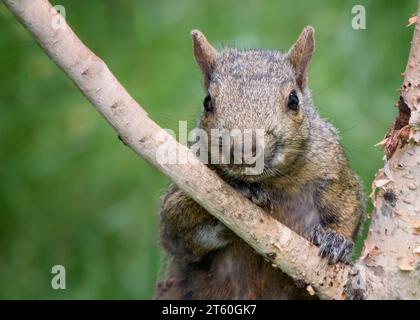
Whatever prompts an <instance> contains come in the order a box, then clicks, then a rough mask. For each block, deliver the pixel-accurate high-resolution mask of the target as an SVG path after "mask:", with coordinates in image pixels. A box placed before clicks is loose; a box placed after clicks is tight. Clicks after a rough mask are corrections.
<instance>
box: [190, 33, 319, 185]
mask: <svg viewBox="0 0 420 320" xmlns="http://www.w3.org/2000/svg"><path fill="white" fill-rule="evenodd" d="M191 34H192V39H193V49H194V56H195V60H196V62H197V64H198V66H199V67H200V69H201V72H202V75H203V80H204V87H205V90H206V95H205V98H204V102H203V107H204V108H203V112H202V114H201V117H200V121H199V127H200V128H202V129H204V130H206V131H207V134H208V137H210V139H213V136H212V133H211V130H212V129H218V130H226V131H228V132H232V130H236V131H237V130H240V131H241V132H244V130H251V131H252V132H254V134H253V137H252V138H251V140H252V145H251V147H250V148H248V149H247V148H246V145H245V144H244V148H243V159H245V158H246V157H247V152H248V153H249V154H248V156H250V155H253V156H254V157H255V158H256V157H258V156H262V157H263V160H264V170H263V172H260V173H258V174H249V173H247V172H249V171H246V168H247V167H250V166H252V165H250V164H245V163H242V164H235V163H234V162H233V161H230V163H229V164H222V163H223V162H220V163H219V164H218V165H215V166H214V167H215V168H216V169H218V170H219V171H221V173H223V174H224V175H226V176H228V177H231V178H236V179H240V180H244V181H250V182H251V181H261V180H263V179H265V178H269V177H277V176H282V175H284V174H285V173H286V172H287V171H288V170H289V169H290V168H291V167H293V165H295V164H296V161H297V159H298V158H300V157H301V156H302V154H303V153H304V146H305V143H306V141H307V140H308V137H309V122H310V116H311V114H312V113H313V108H312V100H311V97H310V92H309V90H308V88H307V84H308V65H309V61H310V59H311V57H312V54H313V52H314V46H315V45H314V29H313V28H312V27H310V26H308V27H306V28H304V30H303V31H302V33H301V34H300V36H299V38H298V39H297V41H296V42H295V44H294V45H293V46H292V47H291V48H290V50H289V51H288V52H286V53H282V52H279V51H273V50H238V49H235V48H225V49H223V50H221V51H220V52H217V51H216V49H214V48H213V47H212V46H211V45H210V43H209V42H208V41H207V39H206V37H205V36H204V35H203V34H202V33H201V32H200V31H198V30H193V31H192V32H191ZM256 130H260V132H263V137H264V138H263V139H261V138H259V137H258V136H257V135H256V134H255V132H256ZM260 137H261V136H260ZM243 138H244V137H243ZM218 139H219V143H220V142H221V139H220V138H218ZM243 141H244V142H245V138H244V140H243ZM230 147H231V149H232V148H233V145H232V139H231V142H230ZM219 149H220V148H219ZM259 149H260V150H263V154H262V155H261V153H258V150H259ZM221 156H223V152H221ZM230 157H231V160H232V158H233V154H232V151H231V153H230ZM244 162H246V161H244Z"/></svg>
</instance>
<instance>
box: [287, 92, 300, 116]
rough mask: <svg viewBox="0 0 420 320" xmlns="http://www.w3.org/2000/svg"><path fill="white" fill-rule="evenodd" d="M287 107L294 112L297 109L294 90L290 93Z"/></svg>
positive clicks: (297, 100) (297, 102)
mask: <svg viewBox="0 0 420 320" xmlns="http://www.w3.org/2000/svg"><path fill="white" fill-rule="evenodd" d="M287 106H288V107H289V108H290V109H292V110H294V111H296V110H297V109H298V108H299V98H298V96H297V93H296V91H295V90H293V91H292V92H290V94H289V101H288V102H287Z"/></svg>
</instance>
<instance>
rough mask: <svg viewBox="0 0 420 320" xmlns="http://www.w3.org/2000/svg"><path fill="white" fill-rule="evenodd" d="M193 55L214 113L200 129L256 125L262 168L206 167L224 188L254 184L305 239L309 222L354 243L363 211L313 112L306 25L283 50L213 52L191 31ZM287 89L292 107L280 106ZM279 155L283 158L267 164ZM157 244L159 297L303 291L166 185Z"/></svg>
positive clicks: (294, 294)
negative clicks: (161, 264)
mask: <svg viewBox="0 0 420 320" xmlns="http://www.w3.org/2000/svg"><path fill="white" fill-rule="evenodd" d="M192 35H193V40H194V41H193V44H194V53H195V57H196V60H197V63H198V64H199V66H200V68H201V70H202V72H203V77H204V85H205V88H206V90H207V92H208V93H209V94H210V96H211V98H212V103H213V104H214V111H212V112H211V113H208V112H203V114H202V116H201V117H200V122H199V127H201V128H203V129H205V130H207V131H209V130H210V129H212V128H227V129H233V128H238V129H245V128H247V129H258V128H263V129H264V130H265V133H266V139H265V145H264V149H265V151H266V152H265V154H264V157H265V162H266V163H267V167H266V169H265V170H264V172H263V173H262V174H260V175H257V176H247V175H245V174H244V166H243V165H211V168H213V169H214V170H215V171H217V172H218V173H219V174H220V176H221V177H222V178H223V179H225V180H226V181H228V182H231V181H238V180H239V181H244V182H247V183H258V184H259V185H260V186H261V187H262V189H263V190H264V192H265V193H266V194H267V195H268V197H269V199H270V201H271V206H270V207H269V208H268V207H265V208H264V209H265V210H266V211H267V213H268V214H271V215H272V216H273V217H275V218H276V219H278V220H279V221H280V222H282V223H284V224H285V225H287V226H289V227H290V228H291V229H293V230H294V231H296V232H297V233H299V234H300V235H302V236H304V237H309V234H310V232H311V230H312V229H313V228H314V226H315V225H317V224H321V225H322V226H323V227H329V228H332V229H334V230H335V231H336V232H337V233H339V234H341V235H343V236H345V237H347V238H352V237H354V236H355V234H356V231H357V229H358V226H359V222H360V218H361V216H362V213H363V210H364V205H363V203H364V198H363V192H362V188H361V185H360V182H359V180H358V178H357V176H356V175H355V174H354V173H353V172H352V171H351V170H350V169H349V167H348V163H347V160H346V158H345V155H344V153H343V150H342V147H341V146H340V143H339V138H338V136H337V133H336V130H335V129H334V128H333V126H332V125H331V124H329V123H327V122H325V121H324V120H322V119H321V118H320V117H319V115H318V114H317V112H316V110H315V108H314V107H313V103H312V99H311V96H310V92H309V89H308V88H307V83H308V80H307V66H308V63H309V60H310V58H311V56H312V53H313V50H314V39H313V29H312V28H311V27H307V28H305V29H304V31H303V32H302V34H301V35H300V37H299V39H298V40H297V42H296V43H295V44H294V46H293V47H292V49H291V50H289V52H288V53H286V54H284V53H280V52H277V51H264V50H248V51H240V50H237V49H231V48H228V49H224V50H223V51H222V52H220V53H217V52H216V50H214V49H213V47H211V45H210V44H209V43H208V42H207V40H206V38H205V37H204V35H202V34H201V33H200V32H199V31H193V33H192ZM291 90H296V92H297V94H298V96H299V100H300V104H299V109H298V110H297V111H292V110H288V109H287V106H286V105H287V99H288V96H289V93H290V91H291ZM279 155H281V159H282V161H277V162H275V161H274V160H273V159H275V158H276V157H278V156H279ZM160 217H161V235H160V236H161V243H162V245H163V247H164V248H165V249H166V251H167V253H168V259H169V266H168V269H167V271H166V275H165V279H164V280H163V281H161V282H160V283H159V284H158V286H157V290H156V298H158V299H303V298H310V296H309V294H308V293H307V292H306V290H305V289H304V288H299V287H298V286H297V285H296V283H295V282H294V281H293V280H292V279H291V278H289V277H288V276H287V275H285V274H283V273H282V272H281V271H280V270H278V269H276V268H273V267H272V266H271V265H270V263H268V262H266V261H265V260H264V259H263V258H262V257H261V256H260V255H259V254H257V253H256V252H254V251H253V249H251V248H250V247H249V246H248V245H247V244H246V243H244V242H243V241H242V240H241V239H239V238H238V237H236V236H235V235H234V234H233V233H232V232H231V231H230V230H228V229H227V228H225V227H224V226H223V225H222V224H221V223H220V222H219V221H217V220H216V219H215V218H214V217H212V216H211V215H210V214H209V213H208V212H206V211H205V210H204V209H203V208H201V207H200V206H199V205H198V204H196V203H195V202H194V201H192V200H191V199H190V198H188V197H187V196H186V195H185V194H184V193H183V192H182V191H180V190H179V189H178V188H177V187H175V186H171V187H170V189H169V191H168V192H167V193H166V194H165V195H164V196H163V198H162V208H161V215H160Z"/></svg>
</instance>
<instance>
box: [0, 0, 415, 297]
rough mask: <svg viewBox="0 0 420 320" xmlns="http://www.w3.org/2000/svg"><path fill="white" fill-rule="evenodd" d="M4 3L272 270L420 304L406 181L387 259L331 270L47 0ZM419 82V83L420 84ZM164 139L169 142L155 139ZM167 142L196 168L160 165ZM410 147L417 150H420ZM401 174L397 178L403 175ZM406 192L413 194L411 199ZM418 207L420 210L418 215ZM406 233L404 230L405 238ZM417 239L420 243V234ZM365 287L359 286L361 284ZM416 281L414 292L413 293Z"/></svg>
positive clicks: (384, 247)
mask: <svg viewBox="0 0 420 320" xmlns="http://www.w3.org/2000/svg"><path fill="white" fill-rule="evenodd" d="M3 2H4V3H5V4H6V6H7V7H8V8H9V9H10V10H11V11H12V12H13V13H14V15H15V16H16V17H17V18H18V19H19V20H20V22H21V23H22V24H23V26H24V27H25V28H26V29H27V30H28V31H29V32H30V33H31V34H32V35H33V37H34V38H35V40H36V41H37V42H38V43H39V44H40V46H41V47H42V48H43V50H44V51H45V52H46V53H47V54H48V55H49V56H50V58H51V59H52V60H53V61H54V62H55V63H56V64H57V65H58V66H59V67H60V68H61V69H62V70H63V71H64V72H65V73H66V74H67V76H68V77H69V78H70V79H72V80H73V82H74V83H75V84H76V86H77V87H78V88H79V89H80V90H81V91H82V92H83V94H84V95H85V96H86V98H87V99H88V100H89V101H90V102H91V103H92V105H93V106H94V107H95V108H96V109H97V110H98V111H99V113H101V114H102V115H103V116H104V117H105V118H106V119H107V121H108V122H109V123H110V124H111V125H112V126H113V128H114V129H115V130H116V131H117V132H118V134H119V135H120V136H121V138H122V140H123V141H124V142H125V143H126V144H127V145H128V146H130V148H131V149H133V150H134V151H135V152H136V153H137V154H139V155H141V156H142V157H143V158H144V159H146V160H147V161H148V162H149V163H151V164H152V165H153V166H155V167H156V168H157V169H158V170H160V171H161V172H162V173H164V174H165V175H166V176H168V177H169V178H170V179H171V180H172V181H173V182H174V183H175V184H177V185H178V186H179V187H180V188H181V189H183V190H184V191H185V192H186V193H187V194H188V195H189V196H190V197H191V198H193V199H194V200H195V201H197V202H198V203H200V204H201V205H202V206H203V207H204V208H205V209H206V210H208V211H209V212H210V213H211V214H212V215H214V216H215V217H216V218H217V219H219V220H220V221H222V222H223V223H224V224H225V225H226V226H228V227H229V228H230V229H232V230H233V231H234V232H235V233H236V234H237V235H238V236H239V237H241V238H242V239H243V240H244V241H246V242H247V243H248V244H249V245H250V246H252V247H253V248H254V249H255V250H256V251H258V252H259V253H260V254H262V255H264V256H265V257H266V258H267V259H268V260H269V261H271V262H272V263H273V265H275V266H277V267H279V268H280V269H281V270H283V271H284V272H285V273H287V274H289V275H290V276H292V277H293V278H295V279H304V280H305V281H306V282H308V283H309V284H310V288H309V290H310V291H311V290H313V289H314V290H315V292H316V294H317V295H318V296H319V297H321V298H328V299H342V298H345V297H346V293H345V292H344V287H345V285H346V283H350V284H353V285H352V286H350V287H351V288H350V290H349V291H346V292H347V294H348V296H347V297H349V298H352V297H353V296H354V294H355V292H356V291H355V290H354V289H355V288H356V289H357V288H358V287H360V288H361V290H360V294H361V295H363V296H364V297H366V298H386V297H393V298H397V297H398V298H410V297H417V298H418V296H419V290H420V289H419V287H418V286H417V287H416V286H415V285H412V284H413V283H418V271H404V272H402V271H401V270H400V269H401V268H400V269H399V270H395V267H394V266H395V265H398V263H397V260H398V259H397V258H396V254H395V253H394V250H396V251H397V252H398V254H402V253H403V254H404V257H406V258H412V257H413V254H415V250H417V249H418V248H416V242H415V241H418V238H415V239H417V240H414V236H413V235H412V234H410V233H409V231H407V230H410V227H409V222H406V221H405V220H404V219H402V216H398V221H399V222H398V224H397V223H396V222H395V221H394V220H392V219H393V218H392V216H393V217H395V215H397V213H396V212H398V214H400V215H402V214H403V213H404V214H407V216H408V217H409V218H410V219H416V217H417V219H418V214H419V211H416V212H417V213H416V215H415V214H414V211H415V210H418V209H419V208H420V204H419V203H418V201H419V199H420V197H419V195H418V191H417V190H418V189H417V190H411V189H410V188H409V185H408V184H404V182H402V183H400V184H397V183H393V184H394V185H393V187H394V188H395V192H399V190H401V188H404V192H408V195H407V197H410V196H411V194H414V193H413V192H417V193H415V194H416V195H417V198H415V199H412V203H411V204H410V207H409V204H406V205H403V204H400V203H405V202H404V199H406V197H405V196H404V197H400V198H398V200H397V204H396V208H397V209H398V210H400V211H398V210H395V212H394V213H393V215H392V214H390V215H389V216H386V215H385V213H386V212H385V211H383V214H376V215H375V218H374V220H375V221H374V223H373V225H372V232H371V234H370V236H369V240H368V245H367V248H370V247H371V246H375V245H377V246H378V248H380V250H381V251H380V254H377V255H373V253H372V250H373V249H371V251H370V252H367V253H369V255H368V256H366V257H365V258H364V260H363V261H362V263H360V264H358V265H357V266H356V267H355V268H354V269H353V270H351V268H350V267H348V266H345V265H342V264H337V265H335V266H329V265H328V264H327V261H326V259H320V258H319V257H318V249H317V248H316V247H314V246H313V245H311V244H310V243H309V242H308V241H306V240H305V239H303V238H302V237H300V236H299V235H297V234H296V233H294V232H293V231H291V230H290V229H288V228H287V227H285V226H283V225H282V224H280V223H279V222H278V221H277V220H275V219H273V218H272V217H270V216H269V215H267V214H266V213H265V212H264V211H262V210H261V209H260V208H258V207H257V206H255V205H254V204H253V203H251V202H250V201H248V200H246V199H245V198H243V197H242V196H241V195H240V194H239V193H238V192H236V191H235V190H234V189H232V188H231V187H230V186H229V185H227V184H226V183H225V182H224V181H222V180H221V179H220V178H219V177H218V176H217V175H216V174H215V173H214V172H212V171H211V170H210V169H208V168H207V167H206V166H205V165H203V164H202V163H201V162H199V161H198V159H196V158H195V157H194V155H192V154H191V153H190V152H189V151H188V149H187V148H186V147H185V146H182V145H180V144H177V143H176V142H175V141H174V139H173V138H172V136H170V135H169V134H167V133H166V132H164V131H163V130H162V129H161V128H160V127H159V126H158V125H157V124H156V123H154V122H153V121H152V120H151V119H150V118H149V117H148V116H147V113H146V112H145V111H144V110H143V109H142V108H141V107H140V105H139V104H138V103H137V102H136V101H134V99H133V98H132V97H131V96H130V95H129V94H128V93H127V91H126V90H125V89H124V88H123V87H122V86H121V84H120V83H119V82H118V80H117V79H116V78H115V77H114V76H113V74H112V73H111V72H110V71H109V69H108V67H107V66H106V64H105V63H104V62H103V61H102V60H101V59H99V58H98V57H97V56H96V55H95V54H93V53H92V52H91V51H90V50H89V49H88V48H87V47H86V46H85V45H84V44H83V43H82V42H81V41H80V40H79V39H78V38H77V36H76V35H75V34H74V33H73V31H72V30H71V28H70V27H69V26H68V25H67V24H66V23H64V28H60V29H53V27H52V20H53V18H54V15H55V14H56V13H55V11H54V10H53V8H52V7H51V5H50V4H49V2H48V1H47V0H3ZM417 27H418V26H417ZM417 27H416V28H417ZM413 47H414V46H413ZM416 48H417V47H416ZM416 52H418V53H419V57H420V50H417V49H416ZM417 74H418V73H417ZM413 83H416V84H418V83H419V82H418V81H417V82H413ZM413 132H414V131H413ZM157 135H160V137H161V138H162V137H163V139H159V140H158V139H156V137H157ZM163 140H166V141H171V142H174V143H176V152H177V154H178V156H181V157H188V158H189V159H194V160H193V161H192V163H189V164H184V165H182V164H173V165H162V164H161V163H159V162H158V161H157V160H156V151H157V150H158V148H159V146H160V145H161V143H163V142H162V141H163ZM406 148H407V149H408V148H411V149H409V150H417V149H414V148H413V147H406ZM416 148H418V147H416ZM405 150H406V149H402V150H401V151H400V153H402V156H403V155H404V156H407V159H405V158H404V159H403V158H401V159H402V160H404V161H406V164H407V169H406V170H405V172H408V170H411V169H410V167H408V166H411V165H413V164H412V162H410V161H409V160H408V159H415V158H416V157H417V159H419V157H418V154H417V153H416V154H415V155H412V156H410V155H409V154H408V151H405ZM417 151H418V150H417ZM417 151H415V152H417ZM406 153H407V154H406ZM398 159H399V158H398ZM402 160H401V161H402ZM418 169H419V168H418V167H417V171H415V172H414V171H413V172H412V174H413V175H414V176H415V179H416V181H420V179H419V178H420V172H419V170H418ZM402 172H403V171H398V173H400V174H402ZM410 172H411V171H410ZM396 177H397V175H396ZM398 177H399V176H398ZM405 179H406V178H405ZM401 181H402V180H401ZM404 181H405V180H404ZM387 187H388V185H387ZM419 187H420V186H419ZM407 189H408V190H411V191H413V192H409V191H407ZM411 197H413V196H411ZM414 197H415V196H414ZM377 205H378V206H379V207H380V208H382V207H383V205H381V203H380V198H378V202H377ZM411 207H412V208H414V209H413V210H411V209H410V208H411ZM382 217H383V218H382ZM376 220H377V221H376ZM400 220H401V221H400ZM417 222H418V220H417ZM388 224H389V225H392V226H390V227H389V230H390V232H391V231H392V232H393V234H394V236H391V235H389V234H385V235H384V233H383V230H384V226H385V225H386V226H388ZM394 225H398V227H393V226H394ZM403 229H404V230H405V231H401V230H403ZM416 230H417V229H416ZM380 232H382V233H380ZM400 234H401V236H402V237H403V238H402V240H401V242H400V239H399V238H398V237H399V235H400ZM415 236H416V237H418V234H417V235H415ZM417 245H418V242H417ZM372 248H374V247H372ZM410 250H411V251H410ZM410 252H411V253H410ZM417 256H418V255H417ZM369 259H370V260H369ZM372 259H373V261H374V263H375V265H374V266H371V265H370V264H369V261H371V260H372ZM398 261H401V259H400V260H398ZM407 261H408V260H407ZM400 264H401V263H400ZM375 266H376V267H377V268H375ZM381 267H382V268H383V272H382V273H381V272H378V270H379V269H378V268H381ZM399 267H401V266H399ZM388 277H389V279H388ZM416 277H417V278H416ZM349 279H350V280H349ZM358 281H359V282H360V285H359V284H358V283H357V282H358ZM410 281H411V285H410V286H408V282H410ZM416 281H417V282H416ZM385 284H386V285H385ZM406 284H407V287H408V288H409V289H407V290H405V289H404V286H406ZM408 291H409V292H408Z"/></svg>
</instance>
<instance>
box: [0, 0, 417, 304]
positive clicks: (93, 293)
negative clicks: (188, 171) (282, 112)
mask: <svg viewBox="0 0 420 320" xmlns="http://www.w3.org/2000/svg"><path fill="white" fill-rule="evenodd" d="M53 3H54V4H60V5H64V7H65V9H66V18H67V21H68V22H69V24H70V25H71V26H72V27H73V29H74V30H75V32H76V33H77V34H78V35H79V37H80V38H81V39H82V40H83V41H84V42H85V43H86V44H87V45H88V46H89V47H90V48H91V49H92V50H93V51H94V52H95V53H96V54H97V55H99V56H100V57H102V58H103V59H104V60H105V62H107V63H108V65H109V67H110V69H111V70H112V71H113V72H114V74H115V75H116V76H117V78H118V79H119V80H120V81H121V82H122V84H123V85H124V86H125V87H126V88H127V90H128V91H129V92H130V93H131V94H132V95H133V96H134V98H136V99H137V100H138V101H139V102H140V103H141V105H142V106H143V107H144V108H145V109H146V110H147V111H148V112H149V114H150V116H151V117H152V118H153V119H154V120H156V121H157V122H158V123H159V124H160V125H161V126H163V127H166V128H171V129H177V121H178V120H189V121H190V122H192V123H194V119H195V117H196V116H197V115H198V113H199V110H200V108H201V103H202V99H203V90H202V88H201V78H200V74H199V71H198V68H197V67H196V65H195V63H194V61H193V57H192V51H191V40H190V35H189V32H190V30H191V29H193V28H199V29H201V30H202V31H204V32H205V34H206V35H207V37H208V39H209V40H210V41H211V42H212V43H213V44H214V45H215V46H216V47H220V46H221V45H236V46H239V47H241V48H251V47H252V48H254V47H258V48H260V47H261V48H278V49H282V50H286V49H288V48H289V46H290V45H291V44H292V43H293V42H294V40H295V39H296V38H297V36H298V34H299V33H300V31H301V30H302V28H303V27H304V26H305V25H307V24H311V25H313V26H314V27H315V29H316V42H317V50H316V54H315V56H314V58H313V60H312V64H311V68H310V85H311V88H312V91H313V95H314V100H315V103H316V105H317V106H318V107H319V110H320V113H321V114H322V115H323V116H324V117H326V118H329V119H330V120H331V121H332V122H333V123H334V124H335V125H336V126H337V127H338V128H339V129H340V131H341V136H342V140H343V144H344V146H345V148H346V151H347V154H348V157H349V159H350V162H351V165H352V167H353V168H354V170H355V171H356V172H357V173H358V174H359V175H360V176H361V177H362V179H363V181H364V184H365V186H366V190H367V192H368V191H369V189H370V183H371V181H372V179H373V176H374V174H375V172H376V171H377V169H378V168H380V167H382V152H381V151H380V150H379V149H378V148H375V147H374V144H375V143H377V142H379V141H380V140H382V138H383V136H384V134H385V132H386V130H387V128H388V127H389V124H390V123H391V121H392V120H393V118H394V115H395V113H396V110H395V108H394V107H393V105H394V102H395V101H396V100H397V98H398V92H397V88H398V87H399V85H400V84H401V82H402V78H401V77H400V73H401V72H402V71H403V70H404V68H405V63H406V58H407V55H408V50H409V41H410V39H411V35H412V28H406V24H407V19H408V18H409V17H410V16H411V15H412V14H413V13H414V12H415V10H416V6H417V3H416V1H414V0H412V1H362V0H358V1H298V0H288V1H277V0H272V1H244V0H242V1H188V0H182V1H170V0H165V1H162V0H161V1H129V0H118V1H117V0H115V1H103V0H89V1H83V0H61V1H53ZM355 4H362V5H364V6H365V8H366V13H367V29H366V30H360V31H355V30H353V29H352V28H351V20H352V17H353V15H352V14H351V8H352V6H353V5H355ZM0 30H1V31H0V39H1V40H0V103H1V106H0V112H1V115H0V148H1V149H0V165H1V169H0V298H3V299H4V298H11V299H14V298H36V299H40V298H53V299H60V298H71V299H73V298H77V299H79V298H94V299H100V298H110V299H122V298H127V299H132V298H136V299H137V298H139V299H143V298H146V299H147V298H151V297H152V293H153V288H154V283H155V281H156V278H157V277H158V275H159V273H160V272H161V271H160V270H161V269H162V264H163V263H162V261H163V255H162V254H161V250H160V248H159V246H158V244H157V240H158V232H157V230H158V216H157V207H158V199H159V196H160V194H161V193H162V192H163V190H164V189H165V187H166V186H167V184H168V180H167V179H166V178H165V177H163V176H162V174H160V173H159V172H157V171H156V170H154V169H153V168H151V167H150V166H149V165H148V164H147V163H145V162H144V161H143V160H141V159H139V158H138V157H137V156H136V155H135V154H134V153H133V152H131V151H130V150H129V149H128V148H127V147H124V146H123V145H122V143H121V142H120V141H119V140H118V139H117V136H116V134H115V132H114V131H113V130H112V129H111V127H110V126H109V125H108V124H107V123H106V122H105V121H104V120H103V118H102V117H100V116H99V115H98V114H97V112H96V111H95V110H94V109H93V108H92V107H91V106H90V105H89V103H88V102H87V101H86V100H85V98H84V97H83V96H82V94H81V93H80V92H79V91H78V90H77V89H76V88H75V87H74V85H73V84H72V83H71V81H70V80H68V79H67V78H66V76H65V75H64V74H63V72H61V71H60V70H59V69H58V68H57V67H56V66H55V65H54V64H53V63H52V62H51V61H50V60H49V59H48V58H47V57H46V55H45V54H44V53H43V52H42V50H41V49H40V48H39V47H38V46H37V45H36V44H35V42H34V41H33V39H32V38H31V37H30V36H29V34H28V33H27V32H26V31H25V30H24V29H23V28H22V27H21V26H20V25H19V24H18V23H17V21H16V20H15V18H14V17H13V16H12V15H11V14H10V13H9V12H8V11H7V9H6V8H5V7H4V5H3V4H0ZM56 264H61V265H64V266H65V268H66V272H67V277H66V278H67V281H66V286H67V289H66V290H53V289H52V288H51V278H52V275H51V268H52V266H53V265H56Z"/></svg>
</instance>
